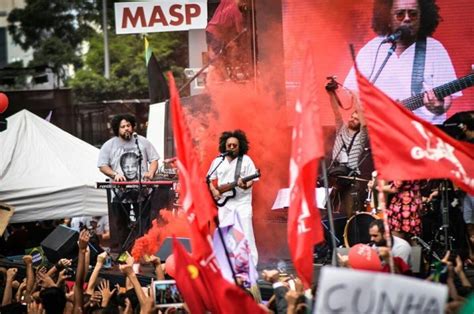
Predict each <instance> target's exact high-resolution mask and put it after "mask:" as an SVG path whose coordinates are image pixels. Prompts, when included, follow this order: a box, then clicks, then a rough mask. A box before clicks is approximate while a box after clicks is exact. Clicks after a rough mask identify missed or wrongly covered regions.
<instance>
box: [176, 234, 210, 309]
mask: <svg viewBox="0 0 474 314" xmlns="http://www.w3.org/2000/svg"><path fill="white" fill-rule="evenodd" d="M173 255H174V257H175V259H174V260H175V263H176V269H177V270H178V271H177V272H176V275H175V277H174V279H175V280H176V285H177V286H178V289H179V292H181V295H182V296H183V298H184V302H186V305H187V306H188V308H189V310H190V311H191V313H206V309H208V310H209V311H211V310H215V309H216V308H217V306H216V305H215V304H214V297H213V293H209V290H208V288H207V287H206V284H205V280H204V278H203V272H202V267H201V266H200V265H199V263H197V262H196V261H195V260H194V259H193V258H192V257H191V256H190V255H189V254H188V253H187V252H186V250H185V249H184V248H183V245H182V244H181V243H179V241H178V240H176V238H173Z"/></svg>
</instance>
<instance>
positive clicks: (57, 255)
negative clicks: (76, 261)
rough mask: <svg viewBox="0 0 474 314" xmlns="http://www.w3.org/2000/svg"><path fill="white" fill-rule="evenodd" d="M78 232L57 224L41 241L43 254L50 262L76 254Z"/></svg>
mask: <svg viewBox="0 0 474 314" xmlns="http://www.w3.org/2000/svg"><path fill="white" fill-rule="evenodd" d="M78 239H79V232H77V231H76V230H74V229H71V228H68V227H65V226H62V225H59V226H57V227H56V229H54V230H53V232H51V233H50V234H49V235H48V236H47V237H46V238H45V239H44V240H43V242H41V247H42V248H43V251H44V254H45V255H46V257H47V258H48V260H49V261H50V262H51V263H56V262H57V261H59V260H60V259H61V258H73V257H74V256H76V255H77V251H78V247H77V241H78Z"/></svg>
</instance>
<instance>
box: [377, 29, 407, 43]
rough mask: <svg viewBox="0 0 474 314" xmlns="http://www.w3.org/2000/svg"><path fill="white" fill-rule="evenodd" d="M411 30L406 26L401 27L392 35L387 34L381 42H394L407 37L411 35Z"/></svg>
mask: <svg viewBox="0 0 474 314" xmlns="http://www.w3.org/2000/svg"><path fill="white" fill-rule="evenodd" d="M409 33H410V31H409V30H408V28H406V27H400V28H399V29H397V30H396V31H395V33H393V34H392V35H389V36H387V38H385V39H384V40H382V43H381V44H386V43H394V42H396V41H397V40H399V39H401V38H404V37H406V36H407V35H409Z"/></svg>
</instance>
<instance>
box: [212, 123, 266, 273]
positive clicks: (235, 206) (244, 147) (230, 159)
mask: <svg viewBox="0 0 474 314" xmlns="http://www.w3.org/2000/svg"><path fill="white" fill-rule="evenodd" d="M248 144H249V143H248V141H247V137H246V135H245V133H244V132H243V131H241V130H235V131H227V132H223V133H222V135H221V137H220V139H219V151H220V152H221V154H223V155H225V156H222V157H217V158H216V159H215V160H214V161H213V162H212V164H211V166H210V168H209V172H208V174H209V175H210V177H209V179H210V180H211V182H210V183H209V188H210V190H211V192H212V194H213V196H214V198H215V199H216V200H222V198H223V197H226V196H228V195H229V194H230V192H225V193H221V192H219V190H218V189H217V187H218V186H220V185H222V184H227V183H232V182H237V187H236V188H235V190H236V191H235V197H233V198H229V199H228V201H227V203H226V204H225V205H224V206H223V207H219V222H220V224H221V225H228V224H227V221H228V220H229V219H232V220H233V219H234V212H237V214H238V215H239V218H240V221H241V223H242V228H243V231H244V234H245V237H246V238H247V241H248V243H249V247H250V251H251V252H250V254H251V256H252V260H253V262H254V265H257V262H258V252H257V246H256V244H255V236H254V234H253V225H252V186H253V184H254V182H255V181H257V180H258V178H255V179H253V180H249V181H247V182H243V181H242V178H245V177H248V176H251V175H254V174H255V173H256V172H257V169H256V168H255V164H254V163H253V161H252V159H251V158H250V157H249V156H248V155H246V153H247V151H248V149H249V145H248ZM222 159H223V160H222ZM239 160H240V161H239ZM221 161H222V163H221V164H220V165H219V163H220V162H221ZM239 163H240V166H239ZM218 165H219V166H218ZM216 167H217V168H216ZM238 168H240V170H238ZM213 171H214V172H213ZM215 180H217V184H216V183H213V181H215Z"/></svg>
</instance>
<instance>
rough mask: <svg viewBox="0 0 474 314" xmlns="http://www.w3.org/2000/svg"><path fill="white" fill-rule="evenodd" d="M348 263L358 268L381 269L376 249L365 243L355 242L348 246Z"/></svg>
mask: <svg viewBox="0 0 474 314" xmlns="http://www.w3.org/2000/svg"><path fill="white" fill-rule="evenodd" d="M349 265H350V266H351V267H352V268H354V269H360V270H371V271H381V270H382V262H381V261H380V258H379V255H378V254H377V251H376V250H375V249H373V248H371V247H370V246H368V245H365V244H356V245H354V246H353V247H351V248H350V250H349Z"/></svg>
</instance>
